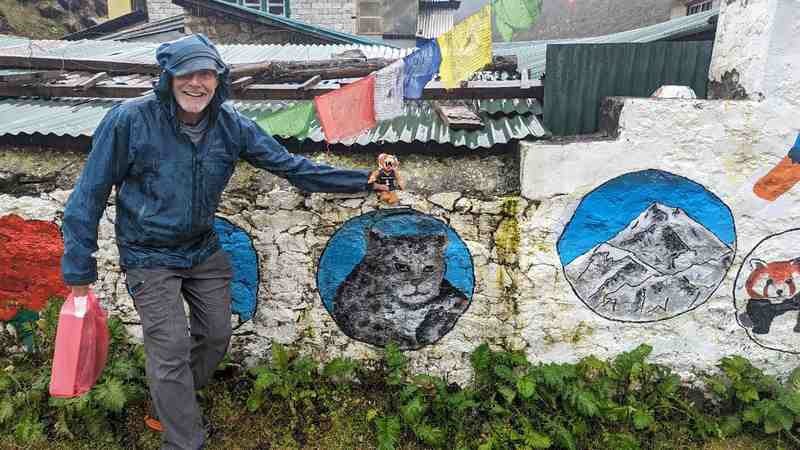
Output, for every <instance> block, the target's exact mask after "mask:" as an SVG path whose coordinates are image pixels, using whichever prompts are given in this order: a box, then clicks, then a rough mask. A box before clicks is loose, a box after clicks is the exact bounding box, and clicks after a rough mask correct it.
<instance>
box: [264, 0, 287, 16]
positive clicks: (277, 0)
mask: <svg viewBox="0 0 800 450" xmlns="http://www.w3.org/2000/svg"><path fill="white" fill-rule="evenodd" d="M267 12H268V13H270V14H277V15H279V16H285V15H286V7H285V5H284V4H283V0H267Z"/></svg>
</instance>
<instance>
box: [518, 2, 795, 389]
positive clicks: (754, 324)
mask: <svg viewBox="0 0 800 450" xmlns="http://www.w3.org/2000/svg"><path fill="white" fill-rule="evenodd" d="M797 14H800V3H798V2H796V1H794V2H792V1H786V2H782V1H779V2H774V1H769V0H749V1H748V0H742V1H731V2H726V3H725V4H723V5H722V17H721V19H720V25H719V27H720V28H719V30H720V31H721V32H720V31H718V33H717V41H716V44H715V50H714V52H715V53H714V59H713V61H714V62H713V63H712V64H713V65H715V67H717V69H716V70H712V74H711V77H712V79H714V78H715V77H719V76H720V74H721V73H722V74H725V73H727V74H730V73H732V72H733V71H734V70H735V71H737V73H738V74H740V75H738V76H737V77H738V83H740V85H739V87H740V88H741V90H742V91H746V92H747V93H748V96H749V97H747V98H751V100H738V99H733V98H745V97H742V96H738V95H728V96H727V98H721V99H718V100H682V99H648V98H628V99H617V101H618V102H621V108H622V110H621V115H620V118H619V133H620V134H619V138H617V139H613V140H608V139H605V140H583V141H571V142H561V143H546V142H539V143H523V144H522V161H521V173H522V181H521V189H522V196H523V197H524V198H526V199H527V200H529V201H530V202H532V203H533V204H536V205H538V209H537V214H536V215H535V216H533V217H531V218H530V219H527V218H526V220H524V221H523V222H522V223H521V224H520V232H521V236H522V240H521V243H520V247H521V249H522V254H521V255H520V261H521V262H520V264H521V268H522V271H523V273H524V276H523V278H522V279H521V286H522V288H521V289H520V292H521V293H522V294H521V298H520V299H518V301H519V303H520V305H523V306H521V307H520V310H521V311H522V317H523V323H522V329H523V330H524V331H523V333H522V337H523V340H524V341H525V343H526V344H527V345H528V348H529V349H530V350H529V352H530V353H531V354H535V355H537V357H539V358H544V359H563V358H579V357H581V356H584V355H586V354H589V353H598V352H599V353H601V354H606V353H608V354H614V353H616V352H618V351H620V350H623V349H627V348H631V347H633V346H634V345H636V344H637V343H639V342H648V343H651V344H653V345H654V348H655V350H654V354H653V357H654V358H655V359H656V360H657V361H659V362H662V363H665V364H668V365H669V366H672V367H675V368H677V369H678V370H679V371H681V372H682V373H686V374H688V373H692V372H694V371H696V370H706V369H711V368H712V367H713V364H714V362H715V361H717V360H719V358H720V357H722V356H724V355H727V354H740V355H743V356H745V357H748V358H750V359H751V360H753V361H756V362H757V363H759V365H760V366H762V367H763V368H765V369H766V370H768V371H771V372H776V373H786V372H788V371H789V370H791V369H792V368H793V367H795V366H796V354H797V348H799V347H800V346H799V345H798V344H800V326H798V325H797V324H798V311H797V309H792V310H791V311H789V312H788V313H785V314H776V308H780V307H781V305H786V304H789V303H783V301H784V300H785V299H786V298H790V297H791V295H790V294H788V293H787V292H788V291H790V290H791V289H788V288H787V289H784V290H783V292H782V293H781V294H778V293H777V289H774V288H767V289H766V290H765V289H764V287H765V286H766V285H767V283H766V281H767V280H768V279H770V277H773V276H774V278H775V280H774V281H773V285H778V286H780V285H781V283H784V282H785V280H784V281H781V280H779V279H778V278H781V277H778V276H777V275H775V274H777V272H776V270H775V269H776V268H777V267H783V266H785V267H787V268H789V267H792V266H791V264H792V263H791V262H790V261H792V260H794V258H796V257H797V256H800V255H798V254H797V251H796V249H795V246H794V244H793V240H794V239H796V238H797V234H798V233H800V231H798V227H797V222H798V217H800V186H797V185H795V182H796V181H797V180H800V177H799V175H800V174H798V173H797V172H796V166H797V164H796V163H794V162H792V161H793V160H792V158H791V156H790V155H792V154H794V153H795V152H796V151H797V150H793V151H792V152H791V153H790V150H791V149H792V148H793V147H795V148H797V149H798V150H800V136H799V135H800V115H798V114H799V113H800V108H798V105H800V103H798V99H799V98H800V94H798V91H797V89H796V86H797V82H798V81H799V80H800V77H798V75H797V73H798V71H797V68H796V67H795V65H796V61H797V58H796V53H795V52H796V50H795V49H792V48H790V46H789V45H787V42H790V41H791V40H792V39H793V36H794V34H795V32H796V30H794V29H793V28H796V24H797V23H798V21H797V17H798V16H797ZM779 21H780V22H782V23H783V25H779V24H778V22H779ZM789 23H791V24H793V25H794V26H789V25H788V24H789ZM763 30H769V31H763ZM743 42H744V43H745V44H746V45H742V43H743ZM795 42H796V40H795ZM769 61H775V63H774V64H769ZM728 77H729V75H728ZM776 79H779V80H780V83H778V82H775V81H773V80H776ZM727 82H729V83H730V80H728V81H727ZM720 83H721V82H720ZM734 91H735V89H729V90H728V91H723V90H720V92H721V93H723V94H725V93H727V94H731V93H732V92H734ZM755 93H759V95H757V96H756V95H754V94H755ZM721 97H725V96H721ZM664 186H667V187H669V188H670V189H666V190H665V189H664V188H663V187H664ZM676 193H677V194H676ZM653 203H660V204H663V205H664V206H665V208H663V209H662V212H658V211H655V210H653V211H650V210H649V209H647V208H649V206H651V205H652V204H653ZM636 208H638V209H636ZM648 214H649V215H648ZM656 217H661V219H660V220H662V221H663V223H667V224H668V228H669V231H663V232H661V231H658V230H659V229H660V228H658V227H659V226H660V225H653V224H654V223H658V221H657V220H656V219H655V218H656ZM689 220H691V222H689V223H692V225H691V226H687V225H686V223H687V221H689ZM697 224H700V225H701V227H698V226H697ZM651 225H652V226H653V228H652V229H651V228H648V227H649V226H651ZM689 228H691V229H693V230H694V231H693V232H692V233H695V232H696V233H698V234H697V235H702V234H703V233H708V232H711V233H712V234H714V236H715V237H711V236H710V235H708V236H707V238H704V242H706V243H705V244H699V241H695V244H693V245H689V244H687V245H686V247H683V246H684V244H686V242H689V241H691V240H692V239H696V238H691V237H688V236H689V234H688V233H685V230H687V229H689ZM665 229H666V228H665ZM652 230H656V232H655V233H654V232H653V231H652ZM680 230H684V231H680ZM702 230H706V231H702ZM673 232H674V233H673ZM658 233H661V234H658ZM697 235H696V236H697ZM676 236H677V237H676ZM712 241H713V242H716V244H710V242H712ZM718 241H721V242H725V243H726V244H725V245H726V246H727V247H728V250H725V251H724V255H725V256H724V257H720V256H719V255H721V254H723V253H714V252H710V253H705V252H709V249H710V248H713V247H714V245H718V244H719V242H718ZM637 242H647V245H643V246H641V247H636V243H637ZM667 242H669V243H667ZM664 246H666V247H670V248H673V249H678V248H679V247H680V248H681V249H680V250H675V251H676V252H677V253H681V254H682V255H683V256H682V257H686V258H688V259H687V260H685V261H684V262H682V263H681V262H676V261H677V260H673V261H672V262H674V263H675V265H674V266H672V267H671V268H670V269H666V270H663V269H658V266H659V264H663V263H664V261H667V260H668V258H666V257H665V258H662V259H661V260H659V258H660V257H663V256H664V254H663V253H662V250H663V249H664V248H665V247H664ZM701 248H702V250H701ZM718 248H722V247H718ZM705 255H711V256H710V257H708V258H705V259H703V258H701V256H705ZM715 255H716V256H715ZM625 258H629V259H627V260H626V259H625ZM715 258H716V259H715ZM701 259H702V260H701ZM626 261H627V262H626ZM712 261H718V262H719V261H724V263H720V264H717V263H711V262H712ZM642 262H644V263H648V264H649V263H652V264H651V265H650V267H649V268H648V267H645V266H646V264H645V265H643V264H642ZM682 264H683V265H682ZM654 268H655V269H656V270H653V269H654ZM701 268H702V269H701ZM684 270H685V272H684ZM792 270H793V269H790V270H789V272H787V273H792ZM700 272H703V275H699V273H700ZM665 273H666V274H668V275H664V274H665ZM676 274H683V275H685V278H684V279H682V280H681V283H686V284H685V285H684V287H686V289H685V290H681V289H677V288H675V286H676V285H675V284H674V283H675V281H676V280H677V279H676V278H675V277H676V276H678V275H676ZM637 277H638V278H637ZM792 277H793V275H789V276H788V277H784V278H792ZM634 279H636V280H637V281H635V282H634V281H633V280H634ZM701 279H702V281H701ZM637 283H640V284H637ZM689 285H692V286H694V287H692V288H689V287H688V286H689ZM700 285H704V286H705V287H702V286H700ZM631 286H635V287H636V288H635V289H634V288H631ZM714 286H716V287H714ZM678 292H683V293H684V294H683V295H671V296H667V295H666V294H670V293H678ZM689 294H691V295H689ZM695 294H699V295H695ZM687 298H689V299H691V301H690V302H684V303H683V304H681V303H680V301H681V299H687ZM658 299H661V300H666V301H665V302H664V303H663V304H660V303H657V302H655V300H658ZM676 301H677V302H676ZM562 317H569V318H570V320H569V321H566V320H563V319H562ZM576 322H577V323H583V324H585V326H584V328H585V329H586V330H589V331H588V332H587V333H584V334H589V335H590V336H589V337H588V338H587V339H584V340H583V342H580V343H578V344H572V343H564V342H558V343H556V344H555V345H554V344H551V343H550V341H552V339H551V337H550V336H553V335H555V336H568V335H570V333H571V332H572V330H573V329H574V327H575V323H576ZM541 324H547V325H544V326H543V325H541Z"/></svg>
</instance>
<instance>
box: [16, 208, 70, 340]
mask: <svg viewBox="0 0 800 450" xmlns="http://www.w3.org/2000/svg"><path fill="white" fill-rule="evenodd" d="M63 254H64V242H63V240H62V239H61V232H60V231H59V229H58V227H57V226H56V224H54V223H52V222H47V221H42V220H26V219H23V218H22V217H20V216H17V215H14V214H11V215H7V216H3V217H0V321H2V322H10V323H11V324H12V325H13V326H14V327H15V328H16V329H17V331H18V332H20V333H19V334H20V337H21V338H22V340H23V342H24V343H25V344H26V347H29V349H30V345H29V344H30V343H29V342H26V338H27V336H26V333H25V331H24V330H25V324H26V323H28V322H33V321H35V320H36V319H38V312H39V311H41V310H42V308H44V307H45V305H46V304H47V301H48V299H49V298H50V297H53V296H58V297H65V296H66V295H67V286H66V285H65V284H64V281H63V280H62V278H61V255H63Z"/></svg>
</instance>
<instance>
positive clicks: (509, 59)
mask: <svg viewBox="0 0 800 450" xmlns="http://www.w3.org/2000/svg"><path fill="white" fill-rule="evenodd" d="M394 61H396V60H394V59H388V58H372V59H367V60H362V59H354V58H349V59H326V60H320V61H270V62H264V63H254V64H239V65H233V66H231V75H232V76H233V77H234V78H236V77H241V76H253V77H255V78H257V79H258V80H259V81H263V82H270V83H288V82H303V81H305V80H308V79H309V78H311V77H314V76H317V75H319V76H320V77H321V78H322V79H323V80H337V79H343V78H361V77H365V76H367V75H369V74H371V73H372V72H375V71H377V70H380V69H382V68H384V67H386V66H388V65H389V64H391V63H393V62H394ZM483 70H484V71H491V72H516V70H517V57H516V56H514V55H509V56H495V57H494V59H493V61H492V64H490V65H489V66H487V67H486V68H484V69H483Z"/></svg>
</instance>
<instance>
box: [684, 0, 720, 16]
mask: <svg viewBox="0 0 800 450" xmlns="http://www.w3.org/2000/svg"><path fill="white" fill-rule="evenodd" d="M712 6H714V2H713V1H712V0H705V1H693V2H691V3H689V4H687V5H686V15H687V16H691V15H692V14H697V13H699V12H703V11H708V10H710V9H711V7H712Z"/></svg>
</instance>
